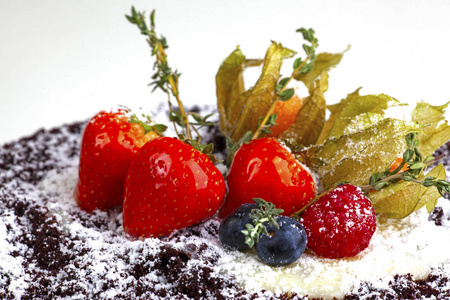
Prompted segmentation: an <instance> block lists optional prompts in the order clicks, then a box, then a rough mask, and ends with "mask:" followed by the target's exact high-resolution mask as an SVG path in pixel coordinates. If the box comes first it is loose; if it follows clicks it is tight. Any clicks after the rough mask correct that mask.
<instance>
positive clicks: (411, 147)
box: [361, 132, 450, 196]
mask: <svg viewBox="0 0 450 300" xmlns="http://www.w3.org/2000/svg"><path fill="white" fill-rule="evenodd" d="M418 135H419V133H418V132H412V133H409V134H407V135H406V137H405V140H406V144H407V145H408V149H406V151H405V152H404V153H403V159H402V162H401V163H400V164H399V166H398V167H397V168H395V170H392V171H391V170H390V169H388V170H386V171H384V172H378V173H375V174H373V175H372V176H371V177H370V178H369V184H368V185H365V186H361V189H362V191H363V192H364V193H365V194H367V193H369V192H370V191H373V190H381V189H383V188H385V187H387V186H389V185H391V184H394V183H397V182H399V181H411V182H415V183H418V184H422V185H423V186H425V187H431V186H434V187H436V188H437V190H438V191H439V193H440V194H441V195H442V196H444V194H445V193H450V182H447V181H446V180H443V179H437V178H435V177H431V176H429V177H426V178H425V179H424V180H419V179H417V176H418V175H420V174H421V173H422V172H423V170H424V169H425V168H426V167H428V166H429V165H432V164H433V163H435V162H437V161H439V160H440V159H442V158H443V157H444V155H440V156H438V157H433V156H427V157H425V158H423V156H422V154H421V153H420V151H419V149H418V148H417V146H418V144H419V139H418V138H417V137H418ZM404 166H407V169H406V170H405V171H401V170H402V169H403V167H404Z"/></svg>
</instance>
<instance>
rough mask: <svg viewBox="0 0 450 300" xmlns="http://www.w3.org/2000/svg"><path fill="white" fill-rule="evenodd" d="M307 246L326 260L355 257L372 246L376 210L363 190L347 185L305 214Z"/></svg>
mask: <svg viewBox="0 0 450 300" xmlns="http://www.w3.org/2000/svg"><path fill="white" fill-rule="evenodd" d="M301 223H302V224H303V226H304V228H305V231H306V235H307V237H308V244H307V247H308V248H309V249H310V250H312V251H313V252H314V253H315V254H316V255H318V256H321V257H325V258H341V257H352V256H355V255H356V254H358V253H359V252H361V251H362V250H364V249H366V248H367V246H369V242H370V239H371V238H372V235H373V233H374V232H375V229H376V217H375V210H374V209H373V206H372V203H371V202H370V200H369V199H368V198H367V197H366V196H364V194H363V193H362V192H361V190H360V189H359V188H357V187H355V186H353V185H349V184H345V185H342V186H340V187H338V188H336V189H334V190H332V191H331V192H329V193H327V194H325V195H324V196H322V197H321V198H320V199H319V200H317V201H316V202H315V203H314V204H312V205H311V206H310V207H308V208H307V209H306V210H305V211H304V212H303V215H302V219H301Z"/></svg>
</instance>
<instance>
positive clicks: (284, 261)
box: [255, 216, 306, 267]
mask: <svg viewBox="0 0 450 300" xmlns="http://www.w3.org/2000/svg"><path fill="white" fill-rule="evenodd" d="M276 220H277V223H278V225H279V226H280V228H279V229H277V228H276V227H275V226H273V225H272V224H268V225H267V231H268V233H269V234H268V235H266V234H264V233H263V234H261V235H260V237H259V242H258V243H257V244H256V245H255V250H256V253H257V254H258V257H259V259H261V261H262V262H264V263H266V264H268V265H270V266H274V267H279V266H286V265H289V264H291V263H293V262H295V261H296V260H297V259H299V257H300V256H301V255H302V254H303V252H304V251H305V248H306V232H305V229H304V228H303V226H302V224H300V222H298V221H297V220H295V219H292V218H289V217H286V216H279V217H277V218H276Z"/></svg>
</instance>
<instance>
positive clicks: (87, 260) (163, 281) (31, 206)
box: [0, 122, 450, 300]
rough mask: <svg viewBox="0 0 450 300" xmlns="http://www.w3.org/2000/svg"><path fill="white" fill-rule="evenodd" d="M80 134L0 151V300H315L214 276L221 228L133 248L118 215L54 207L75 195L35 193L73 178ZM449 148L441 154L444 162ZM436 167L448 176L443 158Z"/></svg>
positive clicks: (435, 278) (209, 225) (401, 295)
mask: <svg viewBox="0 0 450 300" xmlns="http://www.w3.org/2000/svg"><path fill="white" fill-rule="evenodd" d="M84 126H85V122H77V123H73V124H68V125H64V126H61V127H58V128H54V129H51V130H39V131H37V132H36V133H35V134H34V135H32V136H29V137H26V138H23V139H20V140H19V141H17V142H12V143H7V144H4V145H3V146H1V147H0V234H3V236H1V238H3V239H4V241H5V242H6V243H5V244H2V247H3V248H4V249H6V250H3V252H1V253H0V254H1V255H3V256H0V259H8V260H9V261H10V263H11V264H12V265H11V266H10V268H9V269H8V268H0V299H21V300H27V299H314V298H308V297H307V296H304V295H299V294H297V293H287V292H281V293H272V292H268V291H265V290H261V291H256V292H255V291H252V292H248V291H246V290H244V289H243V287H242V286H241V285H240V284H239V283H238V282H237V281H236V280H235V278H233V277H232V276H231V275H227V274H225V273H223V272H220V271H219V270H218V268H217V264H218V263H219V260H220V255H219V254H218V252H217V247H220V243H219V242H217V232H218V226H219V220H218V219H214V218H213V219H210V220H207V221H205V222H204V223H202V224H198V225H196V226H192V227H189V228H186V229H183V230H180V231H177V232H174V233H173V234H172V235H171V236H169V237H165V238H161V239H147V240H143V241H140V240H137V241H131V240H129V239H127V238H126V236H125V235H124V232H123V228H122V221H121V208H120V207H118V208H114V209H111V210H109V211H106V212H100V211H95V212H93V213H92V214H88V213H85V212H83V211H81V210H80V209H78V207H77V206H76V204H75V202H73V203H72V202H70V203H63V204H61V203H60V201H62V200H61V199H63V198H64V197H65V198H70V195H71V193H72V189H73V187H72V186H67V187H65V190H64V191H63V190H62V189H61V190H57V191H54V192H53V191H50V192H49V191H46V190H44V189H43V187H42V184H43V182H44V181H46V180H50V179H49V178H58V176H68V177H69V178H70V176H76V169H77V164H78V154H79V149H80V145H79V144H80V140H81V133H82V131H83V129H84ZM207 132H208V133H209V136H208V134H207V136H208V140H209V141H211V142H213V143H215V145H216V151H218V152H220V153H222V154H225V148H226V143H225V138H224V137H223V136H222V135H221V133H220V131H219V130H218V126H217V125H216V126H214V127H210V128H207ZM449 147H450V143H447V144H446V145H445V146H444V147H442V148H441V149H440V150H439V151H441V152H442V153H447V154H448V153H449ZM439 153H440V152H439ZM442 162H443V163H444V165H445V166H446V169H447V170H448V168H449V163H448V162H449V159H448V157H447V158H445V159H444V160H443V161H442ZM50 175H51V176H50ZM61 182H64V181H63V180H61V181H56V182H55V183H52V182H51V181H50V182H46V184H48V185H49V186H51V185H52V184H55V185H58V184H60V183H61ZM62 192H64V193H67V195H64V197H62V196H63V195H61V194H60V193H62ZM430 221H431V222H434V223H435V224H436V225H443V223H445V221H446V220H445V213H444V210H443V208H442V207H440V206H437V207H436V208H435V209H434V210H433V212H432V213H431V214H430ZM205 241H208V242H205ZM442 274H443V273H442V272H440V270H439V269H434V270H433V272H432V273H431V274H430V275H429V276H428V277H427V278H425V279H423V280H415V279H414V277H413V276H411V275H409V274H407V275H402V276H395V277H394V278H393V280H391V282H389V284H388V286H387V287H385V288H380V287H378V286H375V285H373V284H372V283H368V282H367V283H363V284H362V285H361V286H359V287H357V288H356V289H355V290H354V291H353V292H351V293H349V294H348V295H347V296H346V297H345V299H361V298H362V296H363V295H364V299H423V298H436V299H445V298H450V283H449V278H448V277H446V276H444V275H442Z"/></svg>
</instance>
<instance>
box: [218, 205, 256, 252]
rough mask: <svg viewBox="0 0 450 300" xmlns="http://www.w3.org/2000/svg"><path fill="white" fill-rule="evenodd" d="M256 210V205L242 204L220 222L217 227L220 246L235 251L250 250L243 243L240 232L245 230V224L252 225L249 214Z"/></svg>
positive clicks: (243, 238) (242, 236)
mask: <svg viewBox="0 0 450 300" xmlns="http://www.w3.org/2000/svg"><path fill="white" fill-rule="evenodd" d="M256 208H258V205H256V204H254V203H246V204H243V205H241V206H239V207H238V208H237V209H235V210H234V211H233V212H232V213H230V214H229V215H228V216H227V217H225V219H223V220H222V223H220V226H219V239H220V241H221V242H222V244H224V245H225V246H227V247H228V248H231V249H236V250H246V249H249V248H250V247H249V246H248V245H247V244H246V243H245V236H244V234H243V233H242V232H241V230H243V229H245V224H253V221H252V219H251V218H250V213H251V211H252V209H256Z"/></svg>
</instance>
